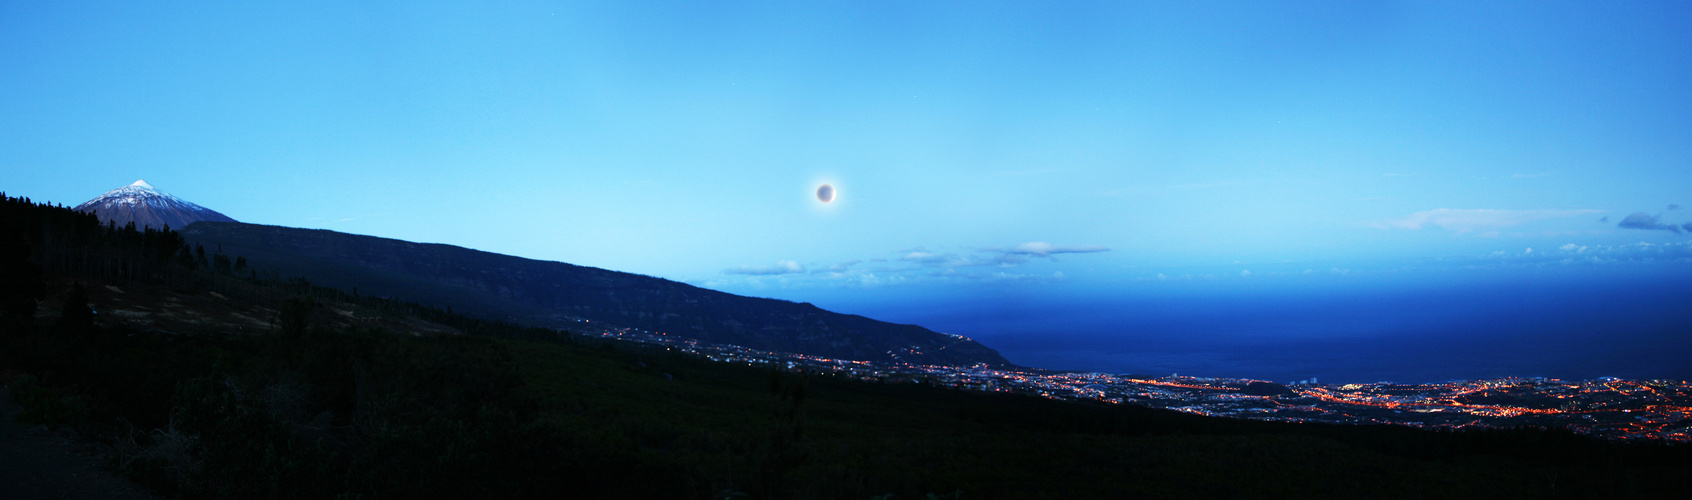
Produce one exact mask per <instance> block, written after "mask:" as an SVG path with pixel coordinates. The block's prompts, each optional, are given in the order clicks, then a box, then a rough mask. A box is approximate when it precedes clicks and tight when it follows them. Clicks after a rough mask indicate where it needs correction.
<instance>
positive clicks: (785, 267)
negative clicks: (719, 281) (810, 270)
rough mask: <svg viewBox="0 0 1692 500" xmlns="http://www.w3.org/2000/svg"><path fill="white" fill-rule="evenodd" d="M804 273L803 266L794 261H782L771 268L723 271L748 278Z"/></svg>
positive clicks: (748, 267)
mask: <svg viewBox="0 0 1692 500" xmlns="http://www.w3.org/2000/svg"><path fill="white" fill-rule="evenodd" d="M803 272H805V266H802V265H799V263H798V262H796V261H791V260H783V261H779V262H776V263H775V265H773V266H742V267H735V268H729V269H724V270H723V273H724V274H744V275H748V276H774V275H778V274H798V273H803Z"/></svg>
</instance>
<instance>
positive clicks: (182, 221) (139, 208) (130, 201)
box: [76, 180, 235, 229]
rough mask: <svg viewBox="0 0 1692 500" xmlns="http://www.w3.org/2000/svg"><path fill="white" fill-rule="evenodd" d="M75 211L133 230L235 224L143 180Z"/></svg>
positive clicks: (111, 192)
mask: <svg viewBox="0 0 1692 500" xmlns="http://www.w3.org/2000/svg"><path fill="white" fill-rule="evenodd" d="M76 209H77V210H79V211H83V212H94V213H95V214H96V215H98V216H99V217H100V221H101V222H113V223H116V224H117V225H119V226H122V225H125V224H128V223H130V222H134V223H135V226H136V227H146V226H152V227H154V228H158V229H163V228H165V227H171V228H175V229H181V228H183V227H185V226H187V225H189V224H192V223H195V222H198V221H203V220H208V221H219V222H235V219H231V218H229V216H226V215H223V214H220V213H217V211H215V210H212V209H209V208H206V207H202V206H199V205H196V204H194V203H191V202H188V201H187V200H183V199H181V198H177V197H175V196H171V195H170V194H168V193H165V192H164V191H160V190H159V189H158V188H155V187H153V185H152V184H148V183H147V181H145V180H136V181H135V182H134V183H131V184H130V185H128V186H124V187H120V188H117V189H113V190H111V191H107V192H106V194H102V195H100V196H99V197H97V198H94V199H92V200H88V201H87V202H85V203H83V204H81V205H77V206H76Z"/></svg>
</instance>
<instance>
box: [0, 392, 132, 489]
mask: <svg viewBox="0 0 1692 500" xmlns="http://www.w3.org/2000/svg"><path fill="white" fill-rule="evenodd" d="M20 411H22V408H19V407H18V404H17V402H15V401H12V395H11V394H10V393H9V392H7V391H5V390H4V389H0V498H4V499H7V500H37V499H91V500H92V499H108V498H109V499H114V500H147V499H152V498H155V497H153V496H152V495H150V494H148V493H147V490H145V489H143V488H141V487H140V486H137V485H135V484H134V483H131V482H129V481H127V480H124V479H123V478H120V477H118V476H116V475H114V474H112V473H111V472H110V471H108V470H106V468H105V461H104V460H101V459H100V458H98V457H96V456H93V454H92V453H90V452H89V451H88V448H87V446H84V445H79V444H77V443H74V442H72V441H71V440H70V439H69V438H66V437H65V436H64V435H61V434H59V433H56V432H53V431H50V430H48V429H47V428H46V427H42V426H36V425H27V424H24V423H22V422H18V421H17V415H18V412H20Z"/></svg>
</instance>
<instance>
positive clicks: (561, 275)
mask: <svg viewBox="0 0 1692 500" xmlns="http://www.w3.org/2000/svg"><path fill="white" fill-rule="evenodd" d="M182 235H183V237H185V238H186V239H187V240H188V241H189V242H191V243H197V244H201V245H205V246H206V247H207V248H214V247H216V248H221V250H222V252H223V253H226V254H229V255H240V256H244V257H246V258H247V259H248V260H249V261H250V262H252V265H253V267H255V268H259V269H263V268H275V269H276V270H278V271H280V272H281V273H282V274H283V275H284V276H302V277H305V278H306V279H309V280H311V281H312V282H314V283H318V284H322V285H327V286H332V287H337V288H342V289H345V290H353V289H355V288H356V289H357V290H358V291H359V292H360V293H362V294H370V295H381V296H391V297H395V298H399V299H403V300H409V301H416V302H419V303H423V304H428V305H434V306H437V307H451V308H453V309H454V310H456V311H458V312H461V313H467V314H471V315H475V316H481V317H485V318H489V319H500V320H506V321H511V322H515V323H519V324H527V325H532V326H544V327H550V328H566V329H567V328H580V326H581V323H580V321H581V320H587V321H590V322H593V323H603V324H609V325H615V326H621V327H630V328H639V329H643V330H649V331H653V332H663V333H667V334H670V335H680V336H683V337H688V338H695V339H699V340H702V341H707V342H715V343H725V344H735V345H740V346H744V347H750V348H754V349H763V350H772V351H786V352H797V353H804V354H811V355H816V356H824V357H830V358H844V359H853V360H865V361H906V362H911V363H917V364H947V365H970V364H975V363H988V364H995V365H1008V364H1010V363H1009V361H1007V360H1005V358H1004V357H1002V356H1000V355H999V353H998V352H996V351H994V350H992V349H989V348H987V347H985V346H982V345H981V344H979V343H976V342H975V341H973V340H969V339H966V338H962V337H956V336H951V335H946V334H942V333H938V332H934V331H932V330H929V329H926V328H923V327H920V326H915V325H898V324H893V323H887V322H883V321H877V320H873V319H870V318H866V317H863V316H856V315H848V314H839V313H834V312H829V311H826V310H823V309H821V308H818V307H816V306H814V305H811V304H808V303H796V302H788V301H783V300H775V299H761V298H752V297H742V296H738V295H733V294H728V293H723V292H718V291H715V290H707V289H704V288H699V287H696V286H692V285H688V284H685V283H678V282H674V281H670V280H666V279H661V278H654V277H650V276H642V275H637V274H630V273H624V272H617V271H608V270H604V269H598V268H593V267H584V266H577V265H571V264H565V263H561V262H549V261H539V260H531V259H525V258H521V257H513V256H509V255H501V254H496V253H490V252H483V251H478V250H471V249H468V248H462V247H456V246H451V245H441V244H423V243H412V242H408V241H401V240H395V239H388V238H378V237H374V236H362V235H356V234H346V233H338V232H334V231H328V230H320V229H298V228H288V227H280V226H264V225H256V224H244V223H239V222H209V221H208V222H197V223H194V224H192V225H189V226H187V227H186V228H184V229H182Z"/></svg>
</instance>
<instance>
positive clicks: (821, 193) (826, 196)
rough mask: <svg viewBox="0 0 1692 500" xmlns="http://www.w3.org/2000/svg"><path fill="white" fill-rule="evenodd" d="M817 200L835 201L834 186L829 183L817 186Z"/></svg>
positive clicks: (824, 201)
mask: <svg viewBox="0 0 1692 500" xmlns="http://www.w3.org/2000/svg"><path fill="white" fill-rule="evenodd" d="M817 201H820V202H823V203H828V202H831V201H834V186H830V185H828V184H823V185H821V186H817Z"/></svg>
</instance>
